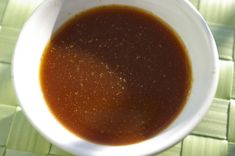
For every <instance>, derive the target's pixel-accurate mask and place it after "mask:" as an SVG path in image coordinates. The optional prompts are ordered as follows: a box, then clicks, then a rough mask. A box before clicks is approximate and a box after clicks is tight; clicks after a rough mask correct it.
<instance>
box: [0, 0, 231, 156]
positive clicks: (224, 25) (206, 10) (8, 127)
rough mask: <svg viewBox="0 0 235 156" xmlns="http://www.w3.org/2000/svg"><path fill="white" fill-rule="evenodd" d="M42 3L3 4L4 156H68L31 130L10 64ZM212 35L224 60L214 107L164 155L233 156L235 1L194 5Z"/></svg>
mask: <svg viewBox="0 0 235 156" xmlns="http://www.w3.org/2000/svg"><path fill="white" fill-rule="evenodd" d="M42 1H43V0H0V156H67V155H69V154H68V153H66V152H64V151H62V150H61V149H59V148H57V147H56V146H54V145H52V144H51V143H50V142H48V141H47V140H45V139H44V138H43V137H42V136H41V135H40V134H38V132H37V131H36V130H35V129H34V128H33V127H32V126H31V124H30V123H29V122H28V121H27V120H26V118H25V116H24V115H23V113H22V111H21V108H20V107H19V106H18V103H17V100H16V96H15V91H14V87H13V84H12V80H11V74H10V73H11V59H12V53H13V51H14V46H15V43H16V40H17V37H18V35H19V32H20V30H21V28H22V26H23V24H24V22H25V21H26V20H27V18H28V17H29V16H30V14H31V13H32V11H33V10H34V9H35V8H36V7H37V6H38V5H39V4H40V3H41V2H42ZM191 2H192V3H193V5H194V6H195V7H196V8H197V9H198V10H199V11H200V12H201V13H202V15H203V16H204V18H205V19H206V20H207V22H208V24H209V26H210V27H211V30H212V32H213V34H214V37H215V40H216V43H217V46H218V49H219V56H220V79H219V86H218V90H217V93H216V96H215V99H214V101H213V104H212V106H211V108H210V110H209V111H208V113H207V114H206V116H205V117H204V118H203V120H202V121H201V123H200V124H199V125H198V126H197V127H196V128H195V129H194V131H193V132H192V133H191V134H190V135H189V136H187V137H186V138H185V139H184V140H182V141H181V142H180V143H178V144H177V145H175V146H174V147H172V148H170V149H168V150H167V151H165V152H163V153H161V154H160V156H235V100H233V98H234V99H235V83H234V85H233V81H234V80H235V77H234V76H235V75H234V61H235V55H234V51H235V0H191Z"/></svg>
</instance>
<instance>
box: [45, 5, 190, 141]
mask: <svg viewBox="0 0 235 156" xmlns="http://www.w3.org/2000/svg"><path fill="white" fill-rule="evenodd" d="M40 80H41V88H42V91H43V94H44V97H45V100H46V102H47V105H48V106H49V108H50V110H51V112H52V113H53V114H54V116H55V117H56V118H57V120H58V121H59V122H60V123H61V124H62V125H64V126H65V127H66V128H67V129H69V130H70V131H71V132H72V133H74V134H76V135H77V136H79V137H82V138H84V139H86V140H88V141H91V142H94V143H99V144H108V145H125V144H132V143H137V142H140V141H144V140H146V139H149V138H151V137H153V136H155V135H157V134H158V133H160V132H161V131H162V130H163V129H165V128H166V127H167V126H168V125H169V124H170V123H172V121H173V120H174V119H175V118H176V117H177V115H178V114H179V113H180V112H181V110H182V109H183V107H184V105H185V103H186V101H187V97H188V94H189V92H190V89H191V81H192V74H191V66H190V60H189V58H188V55H187V50H186V48H185V46H184V44H183V42H182V41H181V40H180V38H179V37H178V36H177V35H176V33H175V32H174V31H173V30H172V29H171V28H170V27H169V26H168V25H167V24H165V23H164V22H163V21H162V20H161V19H159V18H158V17H155V16H153V15H151V14H150V13H148V12H146V11H143V10H141V9H138V8H133V7H129V6H128V7H127V6H121V5H111V6H103V7H98V8H94V9H90V10H87V11H85V12H83V13H80V14H78V15H76V16H75V17H73V18H72V19H70V20H69V21H68V22H66V24H64V25H63V26H62V27H61V28H60V29H59V30H58V31H57V32H56V33H55V34H54V36H53V37H52V39H51V41H50V43H48V46H47V48H46V49H45V51H44V54H43V57H42V61H41V69H40Z"/></svg>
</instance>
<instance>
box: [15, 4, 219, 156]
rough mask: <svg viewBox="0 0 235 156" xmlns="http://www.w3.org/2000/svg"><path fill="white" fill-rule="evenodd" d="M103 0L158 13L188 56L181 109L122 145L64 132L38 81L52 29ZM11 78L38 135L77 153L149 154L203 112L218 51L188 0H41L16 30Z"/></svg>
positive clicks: (181, 134)
mask: <svg viewBox="0 0 235 156" xmlns="http://www.w3.org/2000/svg"><path fill="white" fill-rule="evenodd" d="M107 4H125V5H130V6H136V7H139V8H143V9H146V10H148V11H150V12H152V13H153V14H156V15H157V16H159V17H160V18H162V19H163V20H164V21H165V22H167V23H168V24H169V25H171V26H172V27H173V28H174V29H175V31H176V32H178V34H179V36H180V37H181V38H182V40H183V41H184V43H185V45H186V47H187V49H188V51H189V56H190V59H191V62H192V72H193V85H192V91H191V94H190V97H189V100H188V102H187V104H186V106H185V107H184V109H183V111H182V113H181V114H180V115H179V116H178V117H177V118H176V120H175V121H174V122H173V123H172V124H171V125H170V126H168V127H167V128H166V129H165V130H164V131H162V132H161V133H160V134H159V135H157V136H155V137H153V138H151V139H149V140H146V141H143V142H140V143H137V144H131V145H126V146H105V145H99V144H94V143H91V142H88V141H86V140H83V139H81V138H79V137H77V136H75V135H74V134H72V133H71V132H69V131H68V130H67V129H65V128H64V127H63V126H62V125H61V124H60V123H59V122H58V121H57V120H56V119H55V117H54V116H53V115H52V114H51V112H50V111H49V109H48V107H47V105H46V103H45V100H44V98H43V95H42V91H41V87H40V83H39V67H40V61H41V60H40V59H41V56H42V52H43V50H44V48H45V46H46V44H47V42H48V40H49V39H50V37H51V34H52V33H53V32H54V31H55V30H56V29H57V28H58V27H59V26H61V25H62V24H63V23H64V22H65V21H66V20H68V19H69V18H70V17H71V16H73V15H74V14H77V13H78V12H81V11H83V10H86V9H88V8H92V7H95V6H100V5H107ZM13 78H14V83H15V88H16V92H17V95H18V98H19V101H20V104H21V106H22V108H23V111H24V112H25V114H26V116H27V117H28V119H29V120H30V121H31V123H32V124H33V126H34V127H35V128H36V129H37V130H38V131H40V132H41V134H42V135H43V136H45V137H46V138H47V139H48V140H49V141H51V142H52V143H54V144H56V145H57V146H59V147H61V148H63V149H64V150H66V151H68V152H71V153H73V154H75V155H82V156H87V155H88V156H91V155H92V156H125V155H128V156H137V155H149V154H153V153H159V152H161V151H163V150H165V149H166V148H168V147H170V146H172V145H174V144H176V143H177V142H179V141H180V140H181V139H183V138H184V137H185V136H186V135H187V134H188V133H189V132H190V131H191V130H192V129H193V128H194V127H195V126H196V125H197V124H198V122H199V121H200V120H201V118H202V117H203V116H204V114H205V113H206V112H207V110H208V108H209V106H210V104H211V101H212V99H213V96H214V94H215V91H216V86H217V81H218V54H217V48H216V45H215V42H214V39H213V37H212V34H211V31H210V30H209V28H208V26H207V24H206V22H205V21H204V19H203V18H202V17H201V15H200V14H199V13H198V12H197V11H196V9H195V8H194V7H193V6H192V5H191V4H190V3H189V2H188V0H46V1H45V2H44V3H43V4H42V5H41V6H40V7H39V8H38V9H37V10H36V11H35V12H34V14H33V15H32V16H31V18H30V19H29V20H28V21H27V23H26V24H25V26H24V28H23V30H22V32H21V34H20V37H19V40H18V42H17V46H16V49H15V54H14V60H13Z"/></svg>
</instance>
